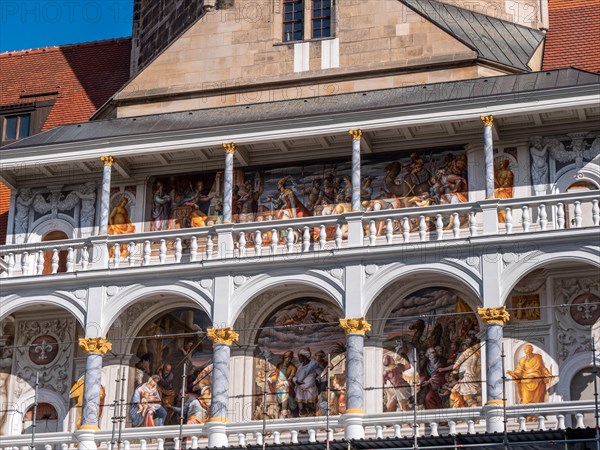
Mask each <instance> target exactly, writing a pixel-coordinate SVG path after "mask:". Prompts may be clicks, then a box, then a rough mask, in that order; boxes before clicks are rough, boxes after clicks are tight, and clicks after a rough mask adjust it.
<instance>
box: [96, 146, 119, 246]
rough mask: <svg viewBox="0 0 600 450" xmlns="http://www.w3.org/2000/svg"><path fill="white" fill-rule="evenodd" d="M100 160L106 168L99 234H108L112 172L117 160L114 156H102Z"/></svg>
mask: <svg viewBox="0 0 600 450" xmlns="http://www.w3.org/2000/svg"><path fill="white" fill-rule="evenodd" d="M100 160H101V161H102V162H103V163H104V169H103V171H102V196H101V197H100V223H99V224H98V227H99V229H98V234H106V233H107V232H108V215H109V214H110V211H109V208H110V174H111V171H112V165H113V163H114V162H115V160H114V158H113V157H112V156H101V157H100Z"/></svg>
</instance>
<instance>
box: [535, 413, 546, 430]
mask: <svg viewBox="0 0 600 450" xmlns="http://www.w3.org/2000/svg"><path fill="white" fill-rule="evenodd" d="M537 419H538V431H546V417H544V416H538V418H537Z"/></svg>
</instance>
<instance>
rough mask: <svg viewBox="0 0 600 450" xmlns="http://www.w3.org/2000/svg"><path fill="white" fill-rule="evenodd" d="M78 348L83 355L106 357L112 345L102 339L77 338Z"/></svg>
mask: <svg viewBox="0 0 600 450" xmlns="http://www.w3.org/2000/svg"><path fill="white" fill-rule="evenodd" d="M79 347H80V348H81V349H82V350H83V352H84V353H97V354H100V355H106V354H107V353H108V352H109V351H110V350H111V349H112V344H111V343H110V342H108V341H107V340H106V339H104V338H100V337H98V338H79Z"/></svg>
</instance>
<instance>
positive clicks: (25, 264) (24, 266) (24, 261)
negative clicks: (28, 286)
mask: <svg viewBox="0 0 600 450" xmlns="http://www.w3.org/2000/svg"><path fill="white" fill-rule="evenodd" d="M21 274H22V275H29V252H23V254H22V255H21Z"/></svg>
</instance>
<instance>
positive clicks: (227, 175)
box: [223, 142, 235, 223]
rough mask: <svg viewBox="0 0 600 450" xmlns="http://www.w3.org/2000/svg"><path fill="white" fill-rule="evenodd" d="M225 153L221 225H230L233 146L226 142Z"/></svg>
mask: <svg viewBox="0 0 600 450" xmlns="http://www.w3.org/2000/svg"><path fill="white" fill-rule="evenodd" d="M223 150H224V151H225V172H224V174H223V223H231V220H232V219H231V211H232V210H233V200H232V199H233V154H234V153H235V144H234V143H233V142H228V143H226V144H223Z"/></svg>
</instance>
